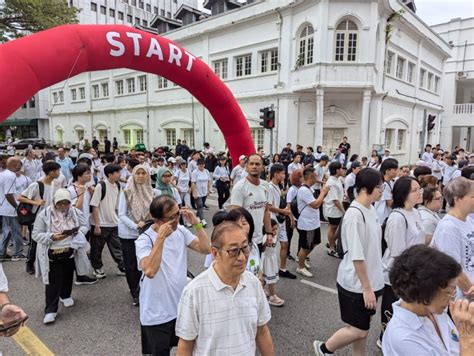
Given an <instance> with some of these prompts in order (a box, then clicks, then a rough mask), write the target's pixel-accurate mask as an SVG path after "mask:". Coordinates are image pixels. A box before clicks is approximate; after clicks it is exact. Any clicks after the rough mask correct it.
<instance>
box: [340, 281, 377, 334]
mask: <svg viewBox="0 0 474 356" xmlns="http://www.w3.org/2000/svg"><path fill="white" fill-rule="evenodd" d="M382 294H383V289H382V290H379V291H377V292H375V297H376V298H378V297H380V296H381V295H382ZM337 296H338V297H339V310H340V312H341V319H342V321H343V322H345V323H346V324H349V325H351V326H353V327H355V328H357V329H359V330H369V328H370V318H371V317H372V315H375V312H376V309H374V310H371V309H367V308H366V307H365V303H364V296H363V294H362V293H353V292H349V291H348V290H345V289H344V288H342V287H341V286H340V285H339V284H338V285H337Z"/></svg>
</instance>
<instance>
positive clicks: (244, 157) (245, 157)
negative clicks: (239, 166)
mask: <svg viewBox="0 0 474 356" xmlns="http://www.w3.org/2000/svg"><path fill="white" fill-rule="evenodd" d="M243 159H247V156H246V155H240V157H239V161H242V160H243Z"/></svg>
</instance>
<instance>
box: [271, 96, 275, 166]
mask: <svg viewBox="0 0 474 356" xmlns="http://www.w3.org/2000/svg"><path fill="white" fill-rule="evenodd" d="M270 107H271V109H272V110H274V107H275V106H274V105H273V104H272V105H271V106H270ZM272 157H273V129H271V130H270V158H272Z"/></svg>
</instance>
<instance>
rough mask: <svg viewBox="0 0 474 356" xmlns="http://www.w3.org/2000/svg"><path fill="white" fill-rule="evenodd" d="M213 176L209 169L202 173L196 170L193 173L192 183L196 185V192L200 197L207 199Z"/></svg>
mask: <svg viewBox="0 0 474 356" xmlns="http://www.w3.org/2000/svg"><path fill="white" fill-rule="evenodd" d="M211 180H212V178H211V175H210V174H209V171H208V170H207V169H203V170H202V171H200V170H199V169H195V170H194V171H193V172H192V173H191V182H192V183H196V190H197V195H198V197H205V196H207V193H209V189H208V188H209V181H211Z"/></svg>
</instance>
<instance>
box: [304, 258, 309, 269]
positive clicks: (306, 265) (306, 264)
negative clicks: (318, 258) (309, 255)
mask: <svg viewBox="0 0 474 356" xmlns="http://www.w3.org/2000/svg"><path fill="white" fill-rule="evenodd" d="M304 266H305V267H306V268H307V269H310V268H311V265H310V264H309V261H308V260H305V261H304Z"/></svg>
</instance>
